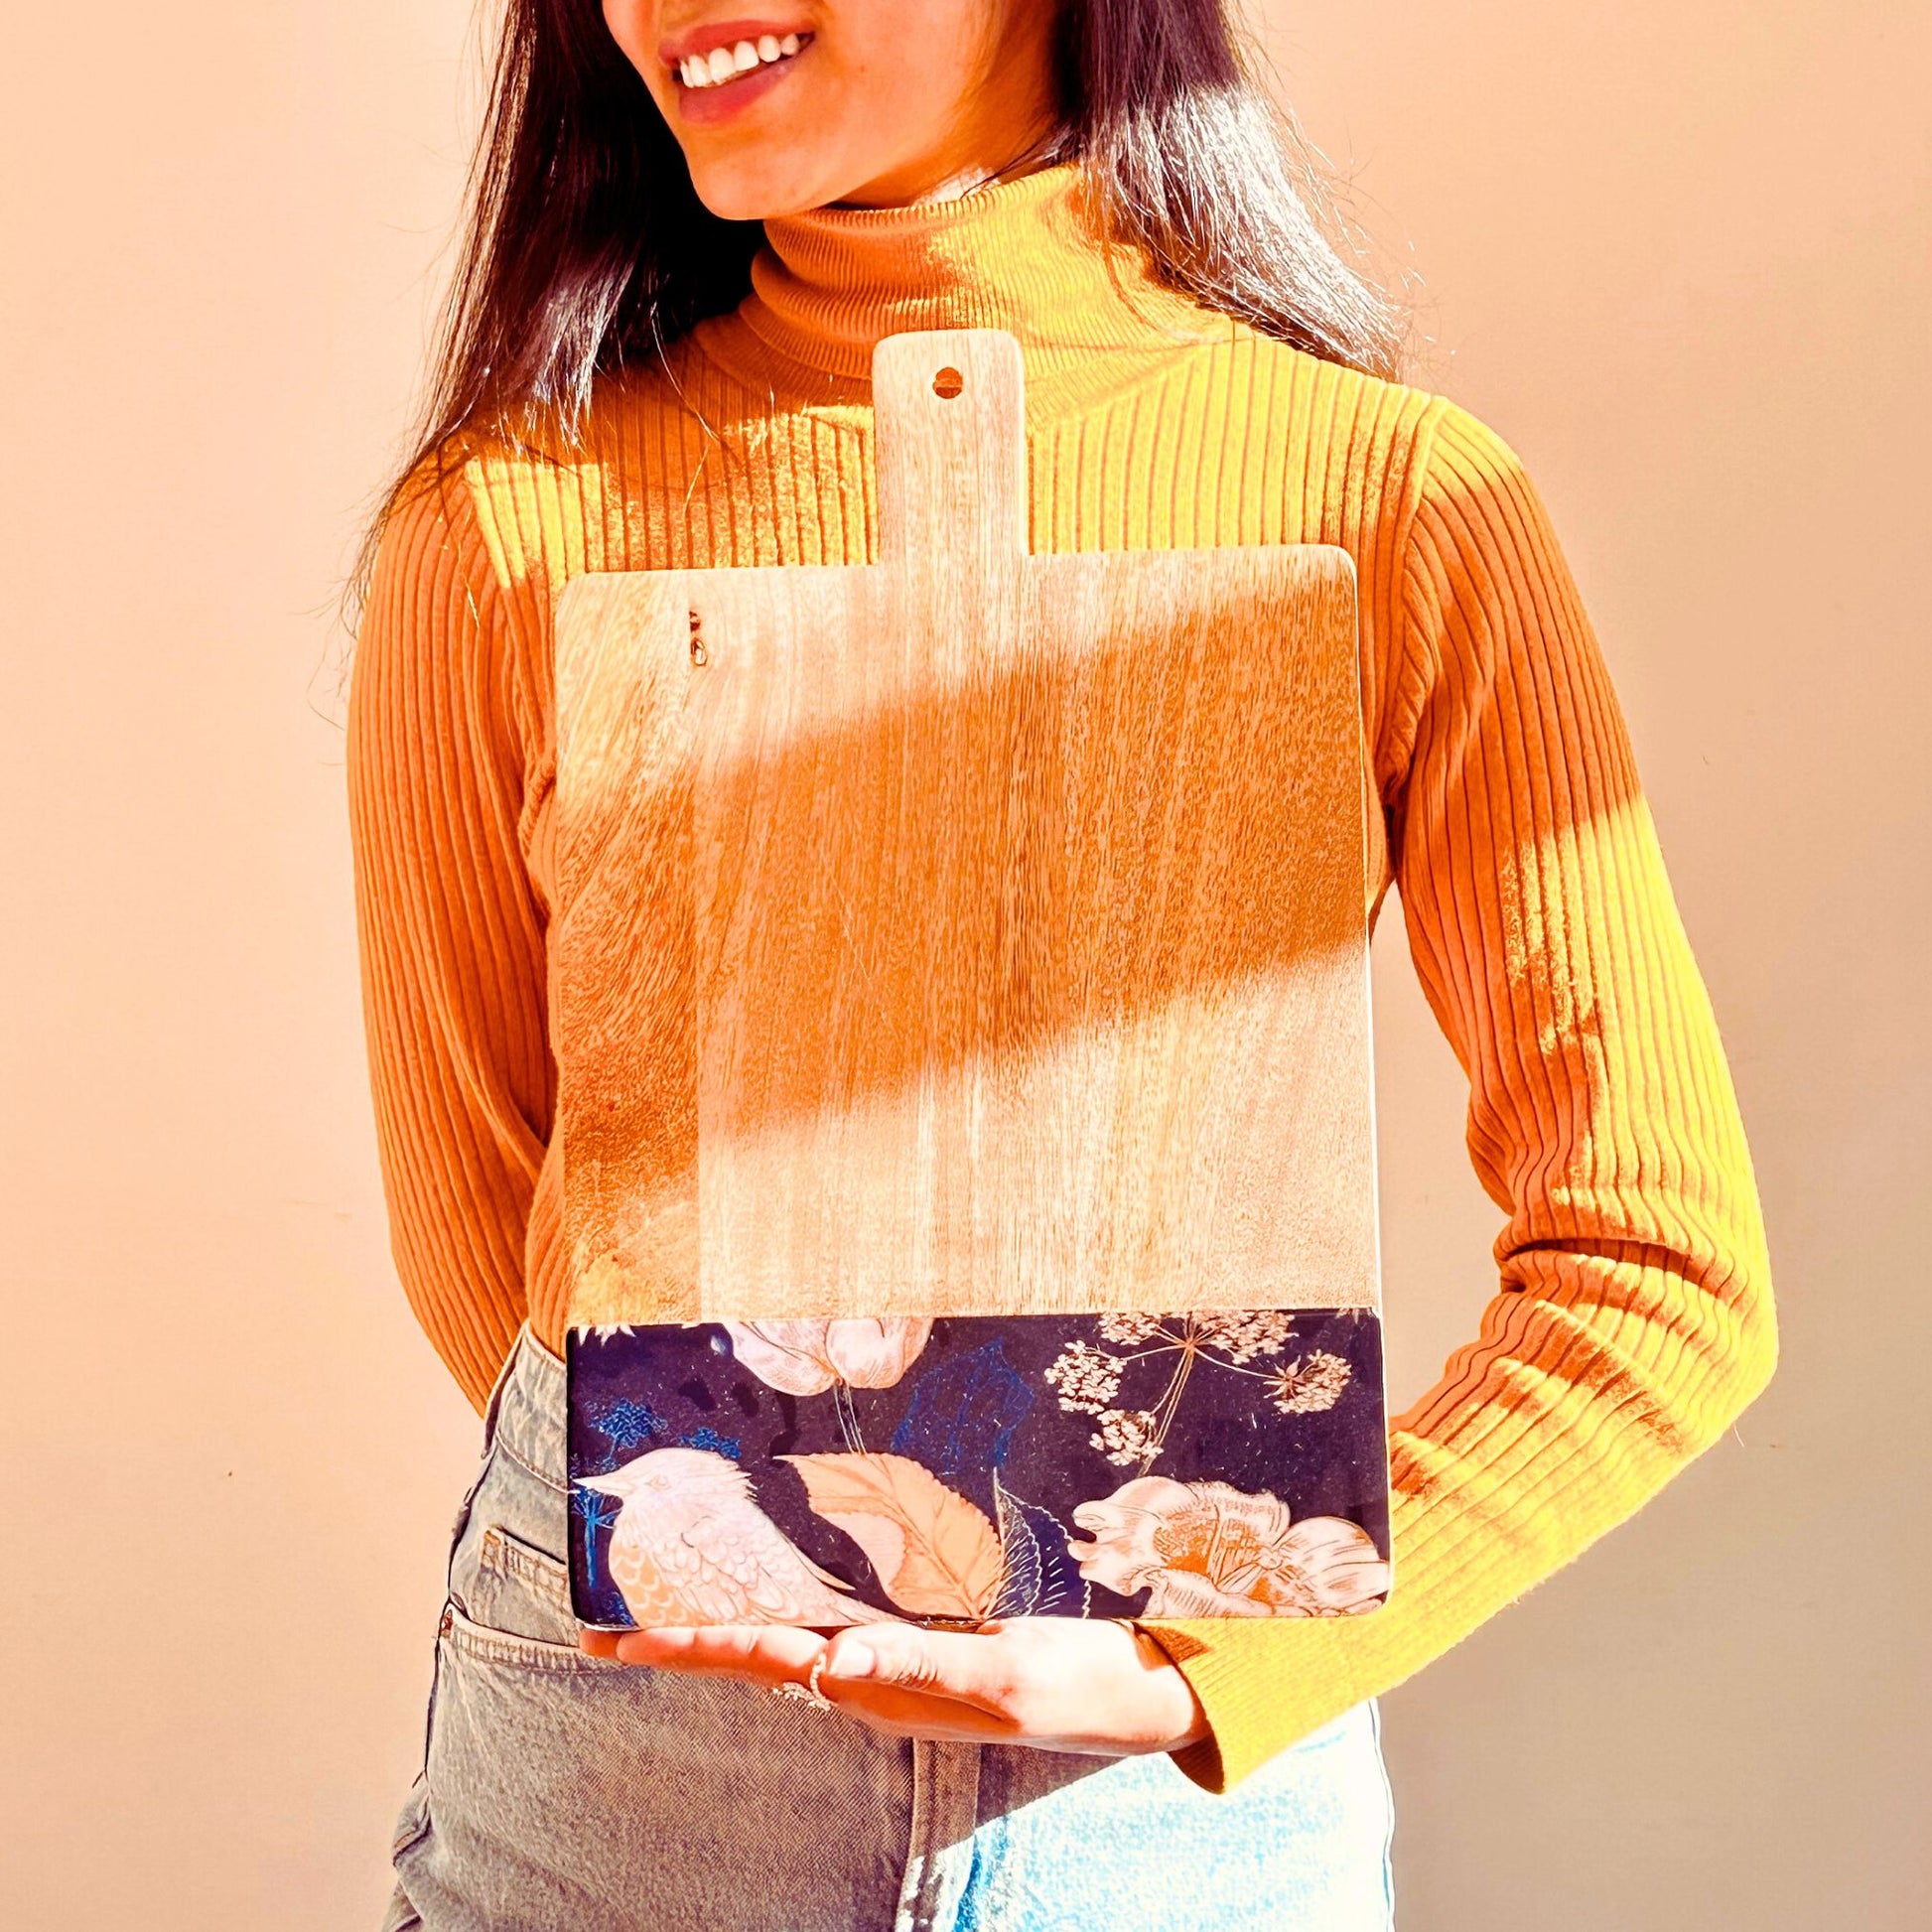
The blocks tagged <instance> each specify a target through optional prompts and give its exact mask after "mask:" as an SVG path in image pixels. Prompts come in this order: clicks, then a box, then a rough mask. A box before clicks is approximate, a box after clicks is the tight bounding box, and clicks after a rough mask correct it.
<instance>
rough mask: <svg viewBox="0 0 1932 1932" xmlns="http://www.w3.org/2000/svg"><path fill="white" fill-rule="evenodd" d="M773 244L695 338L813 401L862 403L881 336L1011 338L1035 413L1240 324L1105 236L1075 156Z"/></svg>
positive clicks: (798, 217)
mask: <svg viewBox="0 0 1932 1932" xmlns="http://www.w3.org/2000/svg"><path fill="white" fill-rule="evenodd" d="M764 235H765V241H764V246H763V247H762V248H760V249H759V252H758V255H757V256H756V258H755V259H754V261H753V263H752V292H751V293H750V294H749V295H748V296H747V297H746V298H745V300H744V301H743V302H742V303H741V304H740V305H739V308H738V310H737V311H736V313H735V314H734V315H732V316H729V317H721V318H717V319H715V320H714V321H712V322H709V323H705V324H701V325H700V327H699V329H698V331H697V332H696V333H697V335H698V338H699V343H700V346H701V347H703V348H704V349H705V350H706V352H707V353H709V354H711V355H712V356H713V359H714V360H717V361H720V362H722V363H724V364H725V365H726V366H727V367H728V368H729V369H731V371H732V372H733V373H734V374H737V375H738V376H740V377H741V379H743V380H746V381H748V382H750V383H752V384H753V385H754V386H756V387H757V388H759V389H767V388H769V389H772V390H784V391H787V392H789V393H791V394H793V395H797V396H800V397H803V398H804V399H806V400H816V401H823V402H835V401H844V400H861V399H863V398H864V397H865V396H866V395H867V394H868V392H869V387H870V380H871V373H872V349H873V345H874V344H875V343H876V342H877V341H878V340H879V339H880V338H881V337H882V336H890V335H897V334H900V333H902V332H904V331H908V330H917V329H1005V330H1009V331H1011V332H1012V334H1013V335H1014V336H1015V337H1016V338H1017V339H1018V340H1019V343H1020V347H1021V354H1022V358H1023V360H1024V362H1025V365H1026V370H1027V382H1028V399H1029V414H1030V415H1033V414H1036V413H1038V412H1039V411H1041V410H1043V409H1048V408H1050V407H1053V406H1055V405H1058V406H1066V405H1069V404H1074V403H1077V402H1078V401H1080V400H1082V399H1083V398H1084V397H1085V396H1086V395H1089V394H1097V393H1099V392H1100V391H1102V390H1104V389H1106V388H1111V387H1113V386H1116V385H1117V384H1118V383H1119V382H1121V381H1122V380H1128V379H1132V377H1133V376H1134V375H1135V374H1137V373H1138V372H1140V371H1141V370H1142V369H1143V368H1144V367H1145V366H1146V365H1147V362H1148V359H1149V358H1150V357H1154V358H1166V357H1169V356H1172V355H1174V354H1177V353H1181V352H1183V351H1184V350H1185V349H1186V348H1188V347H1191V346H1192V345H1195V344H1198V343H1201V342H1214V341H1222V340H1225V339H1226V338H1227V336H1228V334H1229V332H1230V329H1231V328H1232V326H1233V325H1232V324H1231V322H1230V319H1229V318H1228V317H1226V316H1224V315H1221V314H1218V313H1217V312H1215V311H1212V310H1209V309H1205V308H1203V307H1202V306H1201V305H1200V304H1198V303H1196V302H1195V301H1193V299H1192V298H1191V297H1188V296H1185V295H1182V294H1180V293H1178V292H1176V291H1174V290H1172V289H1168V288H1165V287H1163V286H1162V285H1161V284H1160V283H1158V282H1157V281H1156V280H1155V279H1154V277H1153V275H1152V273H1151V270H1150V267H1149V263H1148V259H1147V256H1146V253H1145V251H1144V250H1143V249H1142V248H1141V247H1140V246H1139V245H1138V244H1136V243H1132V242H1122V241H1111V242H1110V241H1108V240H1107V239H1106V238H1105V234H1104V230H1103V228H1102V227H1101V225H1100V221H1099V218H1098V216H1097V214H1096V213H1095V212H1094V210H1093V208H1092V205H1091V202H1090V199H1089V196H1088V194H1087V192H1086V177H1085V173H1084V170H1083V169H1082V167H1081V164H1080V163H1079V161H1078V160H1068V161H1060V162H1055V163H1053V164H1051V165H1049V166H1047V167H1044V168H1039V169H1035V171H1034V172H1033V173H1032V174H1028V175H1021V176H1018V177H1015V178H1013V179H1010V180H1006V181H994V182H989V183H986V184H984V185H982V186H981V187H979V188H976V189H973V190H971V191H970V192H968V193H967V194H964V195H961V196H957V197H955V198H953V199H952V200H949V201H939V202H915V203H910V204H907V205H904V206H901V207H838V206H831V207H815V208H807V209H804V210H802V211H800V212H798V213H795V214H782V215H773V216H770V217H768V218H767V219H766V220H765V223H764ZM1107 351H1113V352H1112V353H1108V352H1107Z"/></svg>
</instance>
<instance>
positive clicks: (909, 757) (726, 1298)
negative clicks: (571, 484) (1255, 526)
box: [552, 330, 1378, 1322]
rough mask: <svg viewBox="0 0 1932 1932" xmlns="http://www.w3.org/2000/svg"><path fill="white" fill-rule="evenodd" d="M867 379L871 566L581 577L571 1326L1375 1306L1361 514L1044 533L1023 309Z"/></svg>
mask: <svg viewBox="0 0 1932 1932" xmlns="http://www.w3.org/2000/svg"><path fill="white" fill-rule="evenodd" d="M943 368H951V369H952V370H955V371H957V374H958V378H959V382H958V385H957V393H955V394H946V393H942V391H943V390H944V389H947V388H950V387H952V386H953V385H952V384H951V383H950V382H945V383H942V384H941V385H940V388H938V389H935V385H934V377H935V373H936V372H937V371H939V370H941V369H943ZM874 397H875V406H876V424H877V431H876V433H877V452H878V466H879V478H878V484H879V507H880V555H879V561H878V562H877V563H874V564H870V565H863V566H856V567H825V568H819V567H787V568H783V569H755V570H742V569H728V570H712V571H691V572H668V573H641V574H632V575H626V576H603V577H585V578H580V579H578V580H576V581H575V582H574V583H573V584H572V585H571V586H570V587H569V588H568V589H567V590H566V592H565V593H564V595H563V597H562V598H561V600H560V603H559V607H558V613H557V716H558V827H559V888H560V893H559V899H560V903H559V908H558V911H557V914H556V916H555V918H554V919H553V932H552V947H553V951H552V978H553V1008H554V1026H555V1034H556V1038H557V1042H558V1058H559V1096H558V1130H559V1131H560V1132H561V1133H563V1135H564V1137H565V1140H564V1172H565V1232H566V1238H567V1239H568V1240H569V1241H570V1243H571V1248H572V1260H573V1269H574V1279H575V1293H574V1297H573V1306H572V1320H573V1322H591V1321H618V1320H629V1321H642V1320H673V1319H695V1318H718V1317H725V1316H731V1317H743V1318H758V1317H761V1316H762V1317H772V1316H779V1315H795V1314H836V1313H867V1314H883V1313H896V1312H921V1313H987V1312H999V1311H1013V1312H1031V1311H1037V1312H1047V1311H1088V1310H1100V1309H1106V1308H1140V1309H1148V1310H1169V1309H1182V1308H1207V1307H1347V1306H1367V1307H1374V1306H1376V1305H1377V1303H1378V1293H1377V1282H1376V1257H1375V1209H1374V1177H1373V1135H1372V1124H1371V1113H1370V1086H1369V1043H1368V991H1367V931H1366V919H1365V897H1364V894H1365V879H1364V857H1363V854H1364V839H1363V820H1362V810H1363V789H1362V748H1361V744H1360V703H1359V693H1358V688H1357V684H1356V635H1355V625H1356V618H1355V602H1354V578H1353V571H1352V565H1351V562H1350V559H1349V558H1348V556H1347V553H1346V552H1344V551H1342V550H1340V549H1337V548H1331V547H1327V546H1312V545H1310V546H1300V545H1295V546H1290V545H1257V546H1247V547H1239V548H1220V549H1201V550H1183V551H1116V552H1104V553H1103V552H1092V553H1084V552H1083V553H1060V554H1055V555H1045V556H1033V555H1031V554H1030V553H1029V552H1028V550H1027V548H1026V505H1027V487H1026V485H1027V477H1026V447H1025V438H1024V393H1023V383H1022V372H1021V362H1020V354H1019V346H1018V344H1017V342H1015V340H1014V338H1013V337H1011V336H1010V335H1007V334H1006V333H1004V332H1001V331H997V330H963V331H934V332H922V333H919V334H913V335H903V336H896V337H889V338H887V339H885V340H884V341H883V342H881V343H880V344H879V345H878V348H877V351H876V355H875V362H874ZM694 623H695V628H694ZM694 638H695V639H696V644H695V646H694ZM700 658H701V660H702V661H699V659H700Z"/></svg>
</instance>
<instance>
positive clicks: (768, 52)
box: [677, 34, 804, 87]
mask: <svg viewBox="0 0 1932 1932" xmlns="http://www.w3.org/2000/svg"><path fill="white" fill-rule="evenodd" d="M803 45H804V42H803V41H801V40H800V39H799V37H798V36H797V35H796V34H786V35H784V36H783V37H782V38H781V37H779V36H778V35H775V34H760V35H759V37H758V40H757V41H756V42H753V41H739V42H738V43H737V44H736V45H735V46H732V47H714V48H713V49H712V50H711V52H710V53H709V54H708V55H706V54H687V55H686V56H685V57H684V58H683V60H681V61H680V62H679V63H678V67H677V70H678V77H679V78H680V79H681V80H682V81H683V82H684V84H685V85H686V86H687V87H715V86H717V85H718V84H719V82H720V81H724V80H734V79H736V78H737V77H738V75H740V74H741V73H748V72H750V70H751V69H753V68H756V67H761V66H764V65H765V64H767V63H769V62H772V61H781V60H784V59H786V58H787V57H788V56H790V55H793V54H796V53H797V52H798V50H799V48H801V47H802V46H803Z"/></svg>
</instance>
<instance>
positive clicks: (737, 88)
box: [672, 28, 812, 128]
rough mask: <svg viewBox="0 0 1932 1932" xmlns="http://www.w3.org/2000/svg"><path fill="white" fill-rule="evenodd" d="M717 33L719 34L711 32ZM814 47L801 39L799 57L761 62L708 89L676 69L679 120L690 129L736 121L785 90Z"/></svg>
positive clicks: (673, 72)
mask: <svg viewBox="0 0 1932 1932" xmlns="http://www.w3.org/2000/svg"><path fill="white" fill-rule="evenodd" d="M710 31H711V32H713V33H715V32H716V31H717V30H716V29H715V28H714V29H711V30H710ZM811 46H812V43H811V42H810V41H809V40H806V39H803V38H802V37H801V41H800V45H799V49H798V52H797V53H796V54H787V55H782V56H780V57H779V59H777V60H775V61H760V62H759V65H758V66H757V67H755V68H747V69H745V70H744V71H743V72H741V73H737V74H735V75H733V76H732V78H730V79H728V80H720V81H716V82H714V83H713V84H712V85H711V86H708V87H693V86H689V85H687V84H686V83H685V82H684V80H683V79H681V78H680V77H679V76H678V74H677V70H676V69H672V80H673V83H674V89H675V93H676V98H677V117H678V120H679V122H680V123H681V124H682V125H684V126H686V127H693V128H698V127H716V126H718V125H719V124H720V123H722V122H725V121H729V120H733V119H736V118H737V117H738V116H739V115H740V114H742V113H745V112H746V111H748V110H749V109H750V108H752V107H753V106H754V105H755V104H756V103H757V102H759V101H760V100H762V99H763V98H764V96H765V95H766V94H768V93H770V92H771V90H772V89H773V88H774V87H778V86H781V85H782V84H783V83H784V81H785V79H786V78H787V76H788V75H789V74H790V72H791V70H792V69H793V68H795V67H796V66H797V65H798V63H799V62H800V61H801V60H803V59H804V58H805V56H806V55H807V54H808V53H810V51H811Z"/></svg>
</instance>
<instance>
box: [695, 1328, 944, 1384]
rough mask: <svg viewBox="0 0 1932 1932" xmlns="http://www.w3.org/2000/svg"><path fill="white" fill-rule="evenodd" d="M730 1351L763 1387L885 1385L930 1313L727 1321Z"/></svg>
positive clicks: (920, 1341) (901, 1369)
mask: <svg viewBox="0 0 1932 1932" xmlns="http://www.w3.org/2000/svg"><path fill="white" fill-rule="evenodd" d="M723 1325H724V1326H725V1328H726V1329H728V1330H729V1331H730V1334H731V1338H732V1352H733V1354H735V1355H736V1356H737V1357H738V1359H739V1360H740V1361H741V1362H743V1363H744V1364H745V1366H746V1367H747V1368H749V1369H750V1370H751V1371H752V1373H753V1374H754V1375H756V1376H757V1377H758V1378H759V1381H760V1382H762V1383H764V1384H765V1385H766V1386H767V1387H769V1388H773V1389H782V1390H783V1391H784V1393H785V1394H786V1395H817V1394H818V1393H819V1392H820V1391H821V1390H823V1389H829V1388H830V1387H831V1386H832V1384H833V1383H834V1382H850V1383H851V1384H852V1385H853V1386H854V1387H855V1388H861V1389H889V1388H891V1387H892V1386H893V1384H894V1383H895V1382H897V1380H898V1379H899V1377H900V1376H901V1375H903V1374H904V1373H905V1371H906V1369H907V1368H908V1367H909V1366H910V1364H911V1363H912V1362H913V1361H914V1360H915V1359H916V1357H917V1356H918V1353H919V1350H920V1349H922V1348H923V1347H924V1346H925V1344H926V1337H927V1336H928V1335H929V1334H930V1333H931V1332H932V1318H931V1316H929V1315H893V1316H888V1317H886V1318H884V1319H881V1320H872V1319H859V1318H857V1317H844V1316H841V1317H838V1318H836V1319H829V1320H828V1319H819V1318H813V1319H806V1320H796V1321H727V1322H725V1323H724V1324H723Z"/></svg>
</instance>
